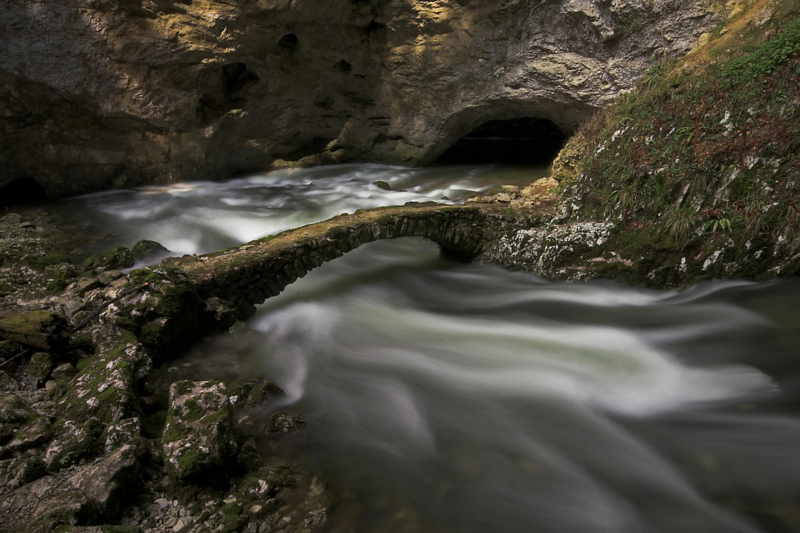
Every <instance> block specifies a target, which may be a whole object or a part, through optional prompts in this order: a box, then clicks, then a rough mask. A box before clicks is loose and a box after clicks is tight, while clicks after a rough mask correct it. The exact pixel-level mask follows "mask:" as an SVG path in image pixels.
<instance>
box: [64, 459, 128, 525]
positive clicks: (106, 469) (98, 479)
mask: <svg viewBox="0 0 800 533" xmlns="http://www.w3.org/2000/svg"><path fill="white" fill-rule="evenodd" d="M139 475H140V470H139V460H138V458H137V455H136V449H135V447H134V446H131V445H124V446H122V447H121V448H119V449H117V450H116V451H114V452H113V453H111V454H110V455H108V456H106V457H104V458H103V459H101V460H100V461H98V462H97V463H94V464H92V465H89V466H87V467H85V468H83V469H81V470H80V471H79V472H78V473H77V474H75V475H73V476H72V477H71V478H70V480H69V482H70V484H71V485H72V486H73V487H74V488H75V489H77V490H79V491H81V492H82V493H83V494H84V495H85V496H86V499H87V500H88V503H89V504H91V507H92V509H91V510H92V514H93V515H95V516H97V517H98V518H100V519H103V518H108V517H111V516H113V515H115V514H116V513H117V512H118V511H119V506H120V503H121V502H122V501H124V499H125V497H126V496H127V494H129V493H130V492H131V491H132V490H133V489H135V488H136V487H137V486H138V484H139V482H140V479H139Z"/></svg>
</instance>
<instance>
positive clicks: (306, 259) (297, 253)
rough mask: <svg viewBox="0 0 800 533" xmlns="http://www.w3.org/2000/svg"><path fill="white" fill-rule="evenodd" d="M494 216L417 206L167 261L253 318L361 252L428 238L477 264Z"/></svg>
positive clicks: (476, 209)
mask: <svg viewBox="0 0 800 533" xmlns="http://www.w3.org/2000/svg"><path fill="white" fill-rule="evenodd" d="M490 213H491V209H490V208H487V207H486V206H484V207H480V206H476V205H443V204H433V205H428V204H416V205H413V204H411V205H405V206H402V207H385V208H378V209H369V210H363V211H357V212H356V213H354V214H346V215H339V216H337V217H334V218H332V219H329V220H326V221H323V222H318V223H316V224H310V225H308V226H303V227H301V228H297V229H292V230H288V231H284V232H282V233H279V234H277V235H274V236H270V237H265V238H263V239H258V240H255V241H252V242H249V243H246V244H243V245H241V246H238V247H235V248H230V249H227V250H221V251H218V252H214V253H211V254H206V255H201V256H183V257H178V258H170V259H167V260H165V264H167V265H170V266H175V267H178V268H180V269H181V270H182V271H183V272H185V273H186V274H187V275H188V277H189V279H190V281H191V282H192V284H193V285H194V286H195V287H196V288H197V290H198V293H199V294H200V296H201V297H203V298H206V299H207V298H211V297H214V296H216V297H219V298H222V299H224V300H228V301H230V302H232V303H235V304H236V305H237V306H238V307H239V309H240V310H241V311H242V312H243V313H244V314H246V315H250V314H252V313H253V312H255V308H254V307H253V306H254V305H258V304H261V303H263V302H264V301H265V300H266V299H267V298H270V297H272V296H275V295H277V294H279V293H280V292H281V291H282V290H283V289H284V288H286V286H287V285H289V284H291V283H293V282H294V281H296V280H297V279H298V278H300V277H303V276H304V275H305V274H306V273H307V272H309V271H310V270H312V269H314V268H316V267H318V266H320V265H322V264H323V263H325V262H326V261H330V260H332V259H335V258H337V257H341V256H342V255H343V254H345V253H347V252H349V251H351V250H354V249H355V248H358V247H359V246H361V245H362V244H366V243H369V242H373V241H377V240H380V239H396V238H400V237H424V238H427V239H430V240H431V241H433V242H435V243H436V244H438V245H439V247H440V249H441V251H442V254H443V255H445V256H447V257H452V258H455V259H459V260H465V261H468V260H471V259H473V258H475V257H476V256H478V255H479V254H480V253H481V251H482V250H483V248H484V244H485V242H486V240H487V239H488V238H490V234H491V233H492V232H491V231H490V230H489V228H490V226H491V223H490V222H489V220H490V219H491V218H492V217H491V216H490Z"/></svg>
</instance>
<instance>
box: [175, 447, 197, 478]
mask: <svg viewBox="0 0 800 533" xmlns="http://www.w3.org/2000/svg"><path fill="white" fill-rule="evenodd" d="M202 462H203V456H202V455H201V454H200V452H198V451H196V450H188V451H187V452H186V453H184V454H183V455H181V456H180V458H178V472H177V476H178V479H179V480H185V479H187V478H191V476H192V475H193V474H195V473H196V472H198V471H199V470H201V468H202V467H201V465H202Z"/></svg>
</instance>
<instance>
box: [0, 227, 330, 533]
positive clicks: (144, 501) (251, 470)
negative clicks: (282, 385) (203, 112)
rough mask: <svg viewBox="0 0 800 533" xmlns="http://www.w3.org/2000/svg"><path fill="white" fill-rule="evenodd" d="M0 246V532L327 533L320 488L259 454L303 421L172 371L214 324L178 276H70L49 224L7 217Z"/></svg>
mask: <svg viewBox="0 0 800 533" xmlns="http://www.w3.org/2000/svg"><path fill="white" fill-rule="evenodd" d="M0 235H1V236H0V246H1V248H0V253H2V254H3V255H2V257H3V258H4V261H3V265H2V267H1V268H0V279H2V280H3V287H4V293H3V296H2V298H3V307H2V308H3V314H2V315H0V330H2V331H3V336H4V337H6V338H7V339H8V340H4V341H2V342H0V350H1V351H0V357H2V359H1V360H0V402H2V406H1V408H0V413H2V414H1V415H0V416H2V432H1V433H0V480H2V483H0V500H2V503H0V531H8V532H12V531H13V532H25V531H28V532H41V531H75V532H77V531H106V532H107V531H116V532H124V531H130V532H133V531H142V532H162V531H164V532H187V531H253V532H258V531H286V532H294V531H296V532H300V531H315V530H318V529H319V528H321V527H322V526H323V525H324V524H325V523H326V521H327V513H328V507H329V505H330V498H329V496H328V495H327V493H326V492H325V488H324V484H323V482H322V481H321V479H320V478H319V477H317V476H315V475H314V474H313V473H311V472H310V471H309V470H308V469H307V468H305V467H303V466H302V465H299V464H294V463H292V462H289V461H286V460H283V459H282V458H281V457H280V455H279V454H277V455H276V454H274V453H264V452H265V451H268V450H274V449H275V447H276V446H278V445H279V443H280V442H281V441H285V440H286V439H289V440H292V442H293V443H294V444H296V441H297V440H298V438H301V435H302V431H303V428H304V423H303V421H302V419H301V418H299V417H298V416H296V415H292V414H288V413H282V412H273V411H274V409H273V408H271V407H270V406H271V405H272V404H273V403H274V402H275V400H276V398H279V397H280V396H281V395H282V391H281V390H280V389H279V388H278V387H277V386H275V385H273V384H271V383H268V382H264V381H261V380H251V381H235V382H229V383H223V382H220V381H209V380H207V379H202V377H199V376H193V379H188V380H187V379H183V378H186V377H188V376H191V370H190V369H186V368H184V367H180V368H178V367H172V366H170V365H169V361H170V359H171V357H173V356H175V355H176V354H177V353H178V350H180V349H181V347H185V346H186V345H188V344H189V343H191V342H192V341H193V340H196V338H197V337H196V335H197V333H196V332H198V331H211V330H213V324H214V320H213V316H212V315H213V312H212V311H210V310H207V309H205V308H204V307H203V305H204V304H203V303H202V302H201V301H200V299H199V298H197V295H196V293H193V289H192V288H191V286H189V285H188V284H185V283H184V280H183V279H182V278H181V275H180V274H179V273H177V272H174V271H163V270H162V271H159V270H157V269H156V270H153V271H147V272H146V273H143V272H141V271H139V272H136V271H134V272H133V273H132V274H131V275H126V274H123V273H122V272H121V271H119V270H115V268H118V267H126V266H130V265H131V264H132V262H133V256H132V254H130V253H127V254H126V253H124V252H123V251H122V250H120V249H117V250H116V251H115V252H114V253H109V254H105V255H104V256H95V257H94V258H90V259H88V260H86V262H85V263H84V264H85V267H84V270H83V271H82V272H79V271H78V269H76V267H74V266H73V265H72V264H71V263H69V262H66V261H64V260H65V259H68V258H69V253H70V252H78V251H79V249H75V248H74V247H75V246H80V245H81V244H84V245H85V244H86V242H85V241H83V242H81V240H80V239H79V238H78V236H79V235H80V232H79V231H76V228H74V227H70V226H66V225H64V223H63V221H62V222H56V221H54V220H53V219H51V218H50V217H49V216H48V215H46V214H45V213H43V212H38V211H37V212H30V213H26V214H23V215H20V214H15V213H12V214H8V215H6V216H5V217H4V218H3V219H2V220H0ZM60 235H61V236H66V235H72V236H73V238H72V239H66V238H65V239H59V238H58V237H59V236H60ZM71 247H72V248H71ZM215 311H216V312H219V309H216V310H215ZM206 321H207V322H206ZM43 324H46V325H47V327H48V328H49V329H46V328H43ZM124 328H128V329H124ZM131 330H133V331H135V332H136V335H134V334H133V333H132V332H131ZM45 331H46V334H45ZM140 339H143V340H140ZM154 369H155V370H154Z"/></svg>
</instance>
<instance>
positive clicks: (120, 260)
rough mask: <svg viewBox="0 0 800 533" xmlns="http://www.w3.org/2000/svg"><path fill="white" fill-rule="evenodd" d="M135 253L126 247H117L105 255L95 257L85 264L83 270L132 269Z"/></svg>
mask: <svg viewBox="0 0 800 533" xmlns="http://www.w3.org/2000/svg"><path fill="white" fill-rule="evenodd" d="M133 263H134V257H133V253H132V252H131V251H130V250H129V249H127V248H125V247H124V246H116V247H114V248H112V249H111V250H110V251H108V252H106V253H104V254H98V255H93V256H91V257H89V258H87V259H86V260H85V261H84V262H83V270H84V271H88V270H98V269H103V270H116V269H120V268H128V267H132V266H133Z"/></svg>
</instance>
